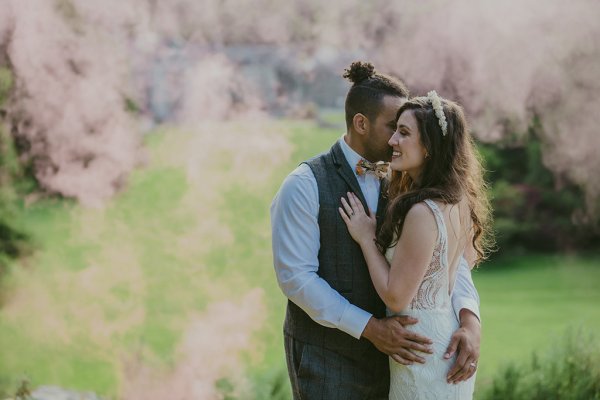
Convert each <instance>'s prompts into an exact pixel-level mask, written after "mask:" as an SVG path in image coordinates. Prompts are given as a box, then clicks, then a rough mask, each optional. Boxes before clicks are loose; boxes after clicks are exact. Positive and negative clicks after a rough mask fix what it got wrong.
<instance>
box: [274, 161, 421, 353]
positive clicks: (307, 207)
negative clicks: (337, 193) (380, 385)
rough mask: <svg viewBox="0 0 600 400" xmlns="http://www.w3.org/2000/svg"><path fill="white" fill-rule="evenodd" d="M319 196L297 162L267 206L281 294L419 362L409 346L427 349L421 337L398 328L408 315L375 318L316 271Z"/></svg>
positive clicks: (333, 324)
mask: <svg viewBox="0 0 600 400" xmlns="http://www.w3.org/2000/svg"><path fill="white" fill-rule="evenodd" d="M318 214H319V194H318V188H317V182H316V180H315V178H314V175H313V173H312V171H311V170H310V168H309V167H308V166H307V165H305V164H302V165H300V166H299V167H298V168H297V169H296V170H295V171H294V172H292V173H291V174H290V175H289V176H288V177H287V178H286V179H285V181H284V182H283V184H282V186H281V189H280V190H279V192H278V193H277V195H276V196H275V198H274V199H273V203H272V205H271V228H272V243H273V261H274V266H275V273H276V276H277V281H278V283H279V287H280V288H281V290H282V291H283V293H284V294H285V295H286V296H287V297H288V298H289V299H290V300H291V301H292V302H294V303H295V304H296V305H298V306H299V307H300V308H302V310H304V311H305V312H306V313H307V314H308V315H309V316H310V317H311V318H312V319H313V320H314V321H316V322H317V323H319V324H321V325H324V326H327V327H330V328H337V329H340V330H341V331H343V332H345V333H347V334H349V335H351V336H353V337H354V338H356V339H359V338H360V337H361V336H364V337H365V338H366V339H367V340H369V341H371V342H372V343H373V344H374V345H375V347H377V349H379V350H380V351H382V352H384V353H386V354H388V355H391V356H392V357H393V358H394V359H395V360H396V361H397V362H402V363H404V364H410V363H413V362H423V361H424V360H423V359H422V358H421V357H418V356H417V355H415V354H414V353H413V352H412V350H417V351H424V352H428V351H429V349H428V348H427V346H426V344H428V343H430V341H429V340H428V339H427V338H423V337H421V336H419V335H416V334H414V333H412V332H410V331H409V330H407V329H405V328H404V325H409V324H414V323H415V322H416V320H414V319H412V318H409V317H392V318H384V319H377V318H374V317H373V316H372V315H371V314H370V313H368V312H366V311H364V310H362V309H360V308H358V307H356V306H354V305H353V304H351V303H350V302H349V301H348V300H347V299H346V298H345V297H343V296H342V295H340V294H339V293H338V292H337V291H336V290H334V289H333V288H332V287H331V286H330V285H329V284H328V283H327V282H326V281H325V280H323V279H322V278H321V277H320V276H319V275H318V274H317V271H318V269H319V260H318V254H319V247H320V230H319V224H318Z"/></svg>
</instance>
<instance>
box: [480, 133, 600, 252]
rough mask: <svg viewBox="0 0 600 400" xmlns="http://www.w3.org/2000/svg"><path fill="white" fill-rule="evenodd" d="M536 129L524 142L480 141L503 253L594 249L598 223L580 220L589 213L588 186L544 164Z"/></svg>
mask: <svg viewBox="0 0 600 400" xmlns="http://www.w3.org/2000/svg"><path fill="white" fill-rule="evenodd" d="M536 129H539V128H536V126H535V125H534V126H532V128H531V129H530V132H529V135H528V136H527V138H526V139H523V140H522V141H520V142H511V143H496V144H493V145H490V144H480V145H479V149H480V152H481V154H482V156H483V159H484V164H485V167H486V169H487V171H488V172H487V174H486V179H487V180H488V182H489V183H490V189H491V193H490V194H491V196H492V206H493V209H494V224H495V230H496V243H497V247H498V250H499V253H500V254H502V253H503V252H505V251H511V252H513V251H516V250H533V251H544V252H548V251H569V250H586V249H593V247H594V244H595V243H599V242H600V231H599V230H598V227H597V223H596V224H594V222H593V221H591V222H587V223H583V222H581V221H580V219H578V218H577V216H578V215H582V214H584V213H585V212H586V209H585V196H584V193H583V190H582V189H581V188H580V187H579V186H577V185H575V184H573V183H571V182H569V181H568V179H566V178H564V177H561V179H560V182H558V180H557V177H556V176H554V174H553V173H552V172H551V171H550V170H549V169H548V168H546V167H545V166H544V164H543V163H542V145H541V142H540V140H539V139H538V138H537V135H536V134H535V132H536ZM559 183H560V184H559ZM596 222H597V221H596Z"/></svg>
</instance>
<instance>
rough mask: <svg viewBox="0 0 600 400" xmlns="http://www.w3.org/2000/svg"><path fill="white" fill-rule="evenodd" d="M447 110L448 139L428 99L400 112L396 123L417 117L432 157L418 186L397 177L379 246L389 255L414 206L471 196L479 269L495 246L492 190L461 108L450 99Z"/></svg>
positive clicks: (390, 191) (404, 176) (453, 201)
mask: <svg viewBox="0 0 600 400" xmlns="http://www.w3.org/2000/svg"><path fill="white" fill-rule="evenodd" d="M442 106H443V110H444V114H445V116H446V121H447V123H448V128H447V134H446V135H445V136H444V135H442V129H441V128H440V125H439V122H438V118H437V116H436V115H435V112H434V110H433V106H432V105H431V102H430V101H429V100H428V98H427V97H415V98H413V99H411V100H409V101H408V102H406V103H404V104H403V105H402V107H401V108H400V110H398V114H397V115H396V121H397V120H398V118H400V115H401V114H402V113H403V112H405V111H408V110H412V111H413V114H414V116H415V118H416V120H417V126H418V129H419V132H420V138H421V143H422V144H423V146H424V147H425V149H426V150H427V153H428V154H429V157H427V158H426V159H425V165H424V168H423V172H422V176H421V180H420V182H419V183H417V182H414V181H413V180H412V179H411V177H410V176H409V175H408V174H407V173H406V172H397V171H393V173H392V178H391V181H390V185H389V187H388V198H389V205H388V208H387V211H386V217H385V220H384V223H383V225H382V227H381V230H380V231H379V235H378V237H377V244H378V247H379V249H380V250H381V251H382V252H384V251H385V250H386V249H387V248H389V247H391V246H393V245H395V244H396V243H397V241H398V238H399V237H400V234H401V233H402V228H403V225H404V219H405V217H406V214H407V213H408V210H410V208H411V207H412V206H413V205H414V204H416V203H419V202H422V201H423V200H425V199H432V200H438V201H440V202H443V203H447V204H457V203H458V202H460V201H461V199H462V198H463V197H464V196H466V197H467V200H468V205H469V210H470V214H471V220H472V221H473V235H472V237H473V247H474V249H475V251H476V252H477V258H476V260H475V264H478V263H479V262H481V261H483V260H484V259H485V258H487V256H488V254H489V251H490V249H491V247H492V245H493V235H492V218H491V207H490V203H489V199H488V197H487V189H488V188H487V184H486V183H485V181H484V179H483V167H482V165H481V161H480V158H479V154H478V153H477V151H476V149H475V144H474V142H473V139H472V137H471V134H470V132H469V128H468V126H467V122H466V119H465V116H464V112H463V109H462V107H461V106H460V105H458V104H457V103H455V102H452V101H449V100H446V99H442Z"/></svg>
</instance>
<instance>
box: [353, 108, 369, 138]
mask: <svg viewBox="0 0 600 400" xmlns="http://www.w3.org/2000/svg"><path fill="white" fill-rule="evenodd" d="M352 126H353V127H354V131H355V132H356V133H358V134H360V135H366V134H367V133H368V132H369V119H368V118H367V117H366V115H364V114H361V113H356V114H354V117H353V118H352Z"/></svg>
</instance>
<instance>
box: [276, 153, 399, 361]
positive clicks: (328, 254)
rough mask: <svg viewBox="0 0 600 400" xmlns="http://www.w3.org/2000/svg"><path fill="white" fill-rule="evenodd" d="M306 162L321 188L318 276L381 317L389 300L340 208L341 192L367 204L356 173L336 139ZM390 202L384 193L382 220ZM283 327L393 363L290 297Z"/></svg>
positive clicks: (357, 355) (350, 353)
mask: <svg viewBox="0 0 600 400" xmlns="http://www.w3.org/2000/svg"><path fill="white" fill-rule="evenodd" d="M305 163H306V164H307V165H308V166H309V167H310V168H311V170H312V172H313V174H314V176H315V178H316V180H317V186H318V188H319V229H320V232H321V247H320V250H319V256H318V257H319V270H318V272H317V273H318V275H319V276H320V277H321V278H323V279H324V280H325V281H327V282H328V283H329V285H331V287H332V288H333V289H335V290H337V291H338V292H339V293H340V294H341V295H342V296H344V297H345V298H346V299H348V301H350V303H352V304H354V305H355V306H357V307H360V308H362V309H363V310H365V311H368V312H370V313H372V314H373V315H374V316H375V317H377V318H381V317H384V316H385V305H384V304H383V302H382V301H381V299H380V298H379V296H378V295H377V292H376V291H375V288H374V287H373V284H372V282H371V278H370V276H369V271H368V269H367V265H366V262H365V259H364V257H363V255H362V251H361V249H360V246H358V244H357V243H356V242H355V241H354V240H353V239H352V237H351V236H350V234H349V233H348V228H347V227H346V224H345V223H344V221H343V220H342V218H341V217H340V214H339V212H338V207H339V206H340V205H341V203H340V199H341V198H342V196H344V197H346V198H347V192H354V193H355V194H356V195H357V196H358V197H359V198H360V200H361V201H362V203H363V205H365V208H367V207H366V201H365V199H364V196H363V193H362V191H361V190H360V186H359V184H358V181H357V180H356V176H355V175H354V172H353V171H352V169H351V168H350V166H349V165H348V162H347V161H346V158H345V156H344V153H343V152H342V148H341V146H340V144H339V143H338V142H336V143H335V144H334V145H333V147H332V148H331V150H330V151H329V152H327V153H323V154H321V155H319V156H316V157H314V158H312V159H310V160H308V161H306V162H305ZM384 191H385V182H383V181H382V190H381V193H384ZM385 207H386V202H385V198H384V196H382V195H381V194H380V196H379V202H378V206H377V220H378V225H379V222H380V221H381V218H382V215H383V213H384V211H385ZM284 332H285V333H286V334H288V335H290V336H292V337H293V338H295V339H297V340H299V341H302V342H305V343H310V344H313V345H317V346H322V347H325V348H327V349H329V350H332V351H335V352H337V353H339V354H341V355H343V356H345V357H348V358H351V359H354V360H363V361H369V362H370V363H372V362H374V361H376V360H377V359H381V362H382V363H387V362H388V361H387V356H385V355H384V354H382V353H380V352H379V351H378V350H377V349H376V348H375V347H374V346H373V345H372V344H371V342H369V341H368V340H366V339H364V338H362V339H360V340H357V339H355V338H353V337H352V336H350V335H348V334H346V333H344V332H342V331H340V330H338V329H332V328H327V327H324V326H322V325H319V324H318V323H316V322H315V321H313V320H312V319H311V318H310V317H309V316H308V315H307V314H306V313H305V312H304V311H303V310H302V309H301V308H300V307H298V306H297V305H295V304H294V303H292V302H291V301H288V305H287V312H286V317H285V323H284Z"/></svg>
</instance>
